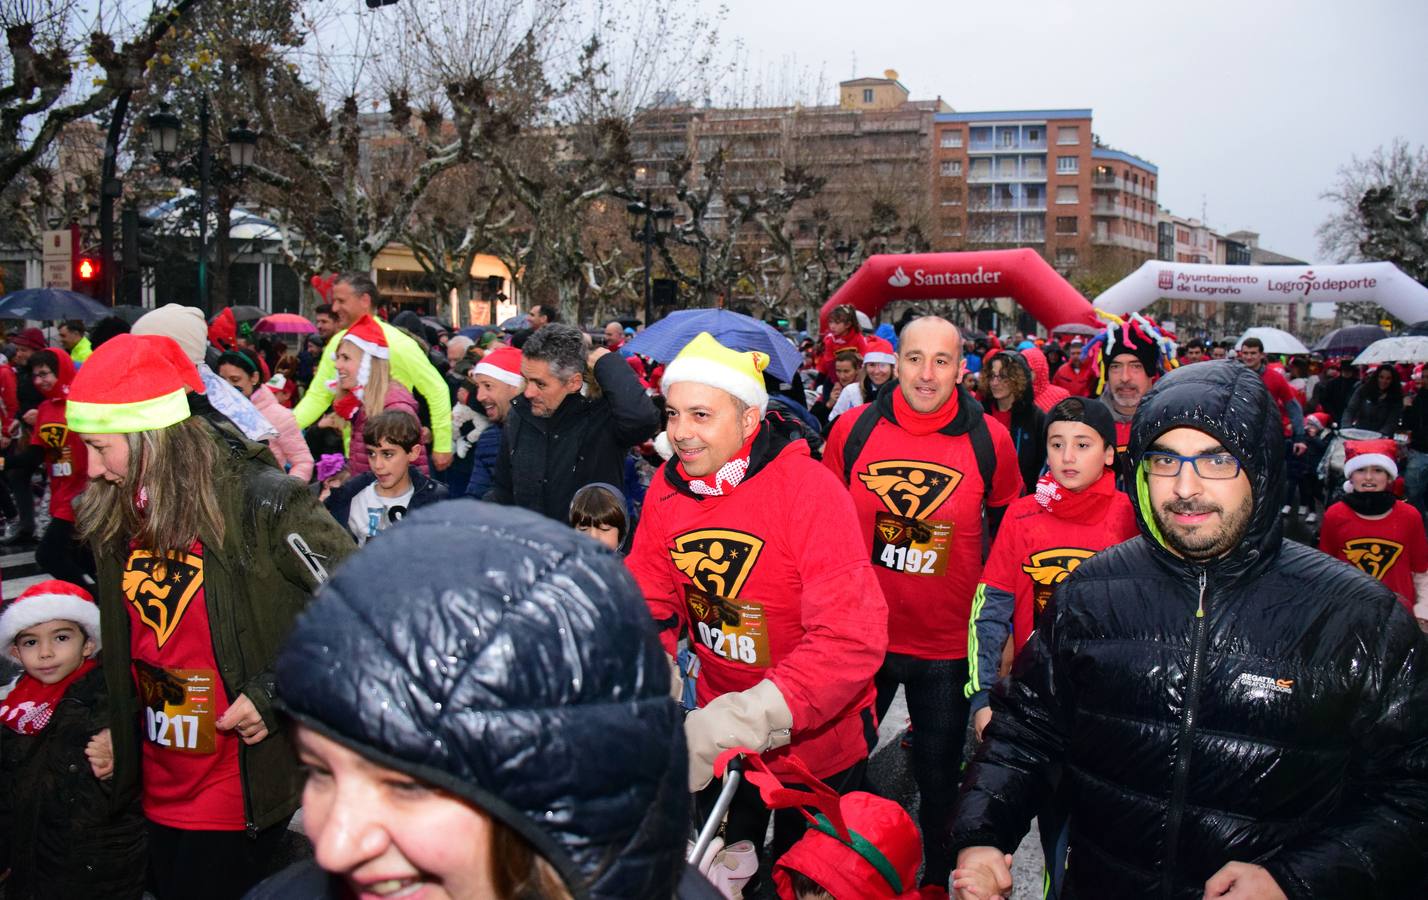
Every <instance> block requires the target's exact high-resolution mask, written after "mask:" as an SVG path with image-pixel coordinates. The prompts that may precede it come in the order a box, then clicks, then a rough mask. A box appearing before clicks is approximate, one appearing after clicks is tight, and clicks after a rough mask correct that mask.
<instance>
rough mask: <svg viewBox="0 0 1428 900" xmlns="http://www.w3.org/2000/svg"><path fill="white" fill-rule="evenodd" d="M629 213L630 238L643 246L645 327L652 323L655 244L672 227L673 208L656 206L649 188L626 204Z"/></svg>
mask: <svg viewBox="0 0 1428 900" xmlns="http://www.w3.org/2000/svg"><path fill="white" fill-rule="evenodd" d="M625 211H626V212H627V213H629V215H630V239H631V240H634V241H637V242H639V243H640V244H642V245H643V246H644V257H645V259H644V262H645V327H646V328H648V327H649V326H650V325H652V324H654V297H653V295H652V293H651V291H652V287H653V286H652V282H651V280H650V272H651V269H652V268H653V266H654V248H655V245H657V244H659V243H660V242H662V241H663V240H664V239H665V238H666V237H667V236H668V235H669V233H670V231H671V230H673V228H674V210H672V209H670V208H669V207H667V206H661V207H656V206H655V205H654V199H653V196H652V194H651V193H650V191H649V190H646V191H645V199H644V200H643V201H638V200H637V201H634V202H632V203H629V204H626V206H625Z"/></svg>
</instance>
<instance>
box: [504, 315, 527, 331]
mask: <svg viewBox="0 0 1428 900" xmlns="http://www.w3.org/2000/svg"><path fill="white" fill-rule="evenodd" d="M529 327H531V321H530V319H527V318H526V315H525V313H521V314H520V315H519V316H511V317H510V318H509V319H507V320H506V321H504V322H502V323H501V330H502V331H520V330H521V329H522V328H529Z"/></svg>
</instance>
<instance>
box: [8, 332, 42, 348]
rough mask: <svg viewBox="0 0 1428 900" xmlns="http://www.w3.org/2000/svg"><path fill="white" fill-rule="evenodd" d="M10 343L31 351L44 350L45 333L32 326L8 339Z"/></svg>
mask: <svg viewBox="0 0 1428 900" xmlns="http://www.w3.org/2000/svg"><path fill="white" fill-rule="evenodd" d="M10 341H11V342H12V343H14V344H15V345H16V346H17V347H28V348H29V349H31V350H43V349H45V333H44V332H43V331H41V330H40V329H38V328H35V327H33V326H31V327H30V328H22V329H20V333H19V334H16V335H15V336H14V337H12V338H10Z"/></svg>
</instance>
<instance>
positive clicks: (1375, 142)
mask: <svg viewBox="0 0 1428 900" xmlns="http://www.w3.org/2000/svg"><path fill="white" fill-rule="evenodd" d="M708 5H709V7H710V8H711V9H712V8H713V7H714V6H715V4H714V3H713V2H709V3H708ZM725 5H726V6H727V8H728V15H727V18H726V19H725V26H724V28H723V29H722V31H723V35H724V38H725V40H726V41H727V40H728V39H731V38H736V37H737V38H738V39H739V40H740V41H742V43H743V44H744V46H745V47H746V48H747V53H748V55H749V59H750V63H751V68H755V69H758V68H761V67H762V68H763V69H765V70H767V69H770V68H777V69H787V68H789V66H790V64H789V60H793V61H794V63H793V64H794V65H795V66H797V67H805V68H807V69H809V70H812V71H813V72H815V73H816V72H818V71H819V70H822V72H823V73H824V76H825V78H826V79H827V80H828V82H829V83H830V87H829V89H828V97H827V98H826V102H833V101H834V99H835V97H834V95H833V87H832V85H834V84H836V82H838V81H840V80H843V79H846V78H848V77H850V75H852V74H854V72H855V71H856V74H857V75H859V76H866V75H880V74H881V73H882V71H883V70H884V69H896V70H897V72H898V73H899V75H900V80H901V81H902V83H903V84H904V85H906V86H907V88H908V89H909V90H910V91H911V92H912V96H913V98H914V99H923V98H932V97H936V96H939V95H940V96H941V97H942V98H943V99H944V100H946V101H947V102H948V103H950V104H951V105H952V106H953V107H954V108H956V109H957V110H959V111H964V112H974V111H978V110H998V109H1043V108H1076V107H1091V108H1092V110H1093V111H1094V119H1093V127H1094V128H1095V130H1096V132H1097V133H1098V134H1099V135H1100V136H1101V139H1102V140H1103V141H1105V142H1106V143H1108V144H1110V145H1112V146H1114V147H1116V148H1118V149H1122V150H1125V151H1127V152H1130V153H1134V154H1136V155H1137V156H1140V157H1141V158H1143V159H1146V160H1149V161H1150V162H1153V163H1155V164H1156V165H1157V166H1159V168H1160V203H1161V205H1162V206H1165V207H1167V208H1169V209H1171V210H1173V211H1174V212H1176V213H1177V214H1180V215H1187V216H1194V217H1197V218H1198V217H1199V216H1200V213H1201V209H1202V206H1203V209H1204V210H1205V212H1206V213H1207V216H1208V221H1209V223H1210V224H1211V225H1212V226H1213V227H1215V228H1217V229H1219V230H1221V231H1234V230H1237V229H1241V228H1248V229H1250V230H1253V231H1258V232H1260V234H1261V245H1262V246H1264V247H1267V248H1269V249H1272V250H1277V251H1279V252H1282V253H1287V254H1290V255H1292V256H1298V257H1300V258H1303V259H1307V260H1309V261H1311V262H1315V261H1320V260H1319V256H1318V243H1317V241H1316V239H1315V237H1314V229H1315V227H1316V226H1317V225H1318V224H1319V222H1321V221H1322V220H1323V219H1324V218H1325V216H1326V214H1327V210H1328V206H1327V204H1325V203H1324V202H1323V201H1321V200H1319V194H1320V193H1321V192H1322V191H1324V190H1325V189H1326V188H1327V187H1329V185H1330V184H1332V183H1333V181H1334V178H1335V172H1336V170H1337V168H1338V167H1339V166H1340V165H1342V164H1344V163H1347V162H1348V161H1349V159H1350V157H1352V156H1353V155H1355V154H1358V155H1361V156H1362V155H1364V154H1367V153H1370V152H1372V151H1373V149H1374V148H1375V147H1377V146H1379V145H1380V144H1386V143H1388V142H1389V141H1391V140H1392V139H1393V138H1395V137H1401V138H1404V139H1405V140H1407V141H1409V143H1410V144H1412V145H1414V146H1418V145H1422V144H1425V143H1428V104H1425V103H1424V100H1423V96H1422V94H1423V91H1424V89H1425V86H1428V52H1425V49H1424V41H1425V39H1428V2H1425V0H1355V2H1349V0H1294V2H1290V0H1234V2H1228V0H1198V2H1196V0H1181V2H1177V3H1173V4H1167V3H1147V2H1144V0H1141V2H1130V0H1114V2H1112V0H1096V2H1086V0H1074V2H1073V0H1065V2H1048V0H1018V2H1015V3H1001V2H996V0H979V2H975V3H968V2H964V0H882V2H871V3H870V2H850V0H725ZM855 59H856V68H855V63H854V61H855Z"/></svg>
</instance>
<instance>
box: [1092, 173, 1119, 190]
mask: <svg viewBox="0 0 1428 900" xmlns="http://www.w3.org/2000/svg"><path fill="white" fill-rule="evenodd" d="M1091 187H1092V188H1095V189H1096V190H1106V191H1124V190H1128V187H1127V185H1126V182H1125V179H1123V178H1118V177H1116V176H1115V175H1097V174H1096V173H1094V172H1092V173H1091Z"/></svg>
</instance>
